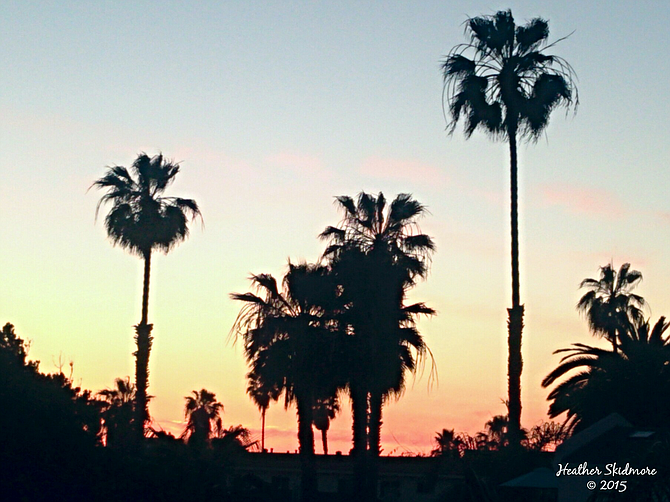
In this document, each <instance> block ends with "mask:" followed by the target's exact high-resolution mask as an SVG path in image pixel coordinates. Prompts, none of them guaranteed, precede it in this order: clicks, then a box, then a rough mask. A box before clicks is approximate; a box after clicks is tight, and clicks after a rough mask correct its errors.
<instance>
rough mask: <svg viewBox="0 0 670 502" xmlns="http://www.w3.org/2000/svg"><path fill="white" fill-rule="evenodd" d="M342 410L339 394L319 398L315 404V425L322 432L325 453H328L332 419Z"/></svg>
mask: <svg viewBox="0 0 670 502" xmlns="http://www.w3.org/2000/svg"><path fill="white" fill-rule="evenodd" d="M339 411H340V403H339V401H338V399H337V396H330V397H327V398H321V399H317V400H316V403H315V404H314V412H313V413H314V427H316V429H317V430H318V431H320V432H321V444H322V445H323V454H324V455H328V429H330V421H331V420H333V419H334V418H335V416H336V415H337V413H338V412H339Z"/></svg>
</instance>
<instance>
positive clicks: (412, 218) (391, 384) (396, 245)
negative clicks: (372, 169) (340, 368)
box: [321, 192, 435, 497]
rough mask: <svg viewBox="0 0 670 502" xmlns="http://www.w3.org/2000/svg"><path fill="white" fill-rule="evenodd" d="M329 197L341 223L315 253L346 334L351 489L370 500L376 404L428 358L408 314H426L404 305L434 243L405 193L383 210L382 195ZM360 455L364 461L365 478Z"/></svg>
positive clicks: (376, 447)
mask: <svg viewBox="0 0 670 502" xmlns="http://www.w3.org/2000/svg"><path fill="white" fill-rule="evenodd" d="M336 200H337V202H338V204H339V205H340V207H341V208H342V209H343V210H344V219H343V220H342V222H341V225H340V227H332V226H330V227H327V228H326V229H325V230H324V232H323V233H322V234H321V238H323V239H327V240H329V241H330V245H329V246H328V248H327V249H326V250H325V252H324V255H323V256H324V258H327V259H329V260H330V262H331V263H332V266H333V269H334V271H335V275H336V278H337V281H338V283H339V284H340V285H341V286H342V301H343V303H344V304H345V306H346V309H345V313H344V315H343V317H342V319H343V322H344V323H345V324H346V325H348V326H350V327H351V330H350V331H351V334H353V336H349V337H347V342H348V350H347V353H348V354H349V357H350V363H349V370H348V372H349V376H348V379H349V382H348V389H349V394H350V397H351V402H352V416H353V425H352V428H353V450H352V453H353V454H354V455H355V456H357V458H358V464H359V465H358V466H357V468H356V469H355V473H356V478H357V479H356V480H355V485H356V488H355V489H356V491H357V492H359V493H367V495H365V496H368V497H371V496H373V495H372V492H373V491H374V490H375V486H376V479H375V466H376V460H375V459H376V457H378V456H379V454H380V450H381V448H380V439H381V437H380V432H381V423H382V408H383V405H384V404H385V402H386V401H387V400H388V398H389V397H391V396H396V397H397V396H399V395H400V394H401V393H402V391H403V389H404V384H405V375H406V372H407V371H414V370H415V369H416V367H417V359H419V360H420V359H421V358H422V357H423V356H425V355H426V354H429V351H428V348H427V346H426V345H425V342H424V340H423V338H422V337H421V335H420V334H419V332H418V331H417V329H416V326H415V317H416V316H417V315H418V314H427V315H430V314H433V313H434V311H433V310H432V309H430V308H429V307H426V306H425V305H424V304H423V303H417V304H413V305H407V306H406V305H405V304H404V302H405V298H406V293H407V290H408V289H409V288H410V287H411V286H413V285H414V283H415V280H416V278H417V277H425V275H426V273H427V270H428V264H429V260H430V255H431V254H432V252H433V251H434V249H435V245H434V243H433V241H432V239H431V238H430V237H429V236H427V235H425V234H422V233H420V231H419V228H418V225H417V220H418V219H419V218H420V217H421V216H423V215H424V214H425V212H426V210H425V207H424V206H423V205H421V204H420V203H419V202H417V201H416V200H414V199H413V198H412V197H411V195H409V194H400V195H398V196H397V197H396V198H395V199H394V200H393V201H392V202H391V204H390V206H389V207H388V208H387V205H386V199H385V198H384V195H383V194H382V193H380V194H379V195H378V196H377V197H374V196H372V195H369V194H367V193H365V192H362V193H360V194H359V196H358V199H357V201H356V202H354V200H353V199H352V198H351V197H347V196H341V197H337V198H336ZM368 448H369V450H368ZM366 451H369V452H370V456H371V458H372V460H371V463H370V465H369V466H367V467H369V476H366V471H368V468H367V467H366V465H365V456H366V455H365V454H366ZM366 477H367V478H368V479H367V480H366V479H365V478H366Z"/></svg>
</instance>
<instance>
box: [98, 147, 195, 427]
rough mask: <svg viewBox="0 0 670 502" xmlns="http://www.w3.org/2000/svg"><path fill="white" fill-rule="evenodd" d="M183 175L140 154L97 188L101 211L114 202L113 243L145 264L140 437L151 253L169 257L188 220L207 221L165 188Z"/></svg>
mask: <svg viewBox="0 0 670 502" xmlns="http://www.w3.org/2000/svg"><path fill="white" fill-rule="evenodd" d="M178 173H179V164H178V163H175V162H172V161H169V160H167V159H165V158H164V157H163V155H162V154H158V155H156V156H154V157H149V156H148V155H146V154H145V153H142V154H140V155H138V157H137V159H135V161H134V162H133V164H132V166H131V167H130V169H127V168H125V167H123V166H113V167H110V168H108V169H107V172H106V173H105V175H104V176H103V177H102V178H100V179H99V180H97V181H96V182H95V183H93V185H92V187H96V188H98V189H102V190H106V192H107V193H105V195H103V196H102V197H101V198H100V201H99V202H98V207H97V208H96V211H95V213H96V217H97V215H98V211H99V209H100V206H101V205H103V204H106V203H110V204H111V206H112V207H111V209H110V211H109V213H108V214H107V216H106V218H105V228H106V230H107V235H108V236H109V238H110V239H111V241H112V243H113V244H114V245H117V244H118V245H119V246H121V247H122V248H124V249H126V250H127V251H129V252H130V253H131V254H134V255H137V256H139V257H141V258H142V259H143V260H144V285H143V290H142V319H141V320H140V323H139V324H137V325H136V326H135V332H136V335H135V342H136V343H137V351H136V352H135V353H134V356H135V387H136V389H137V391H136V403H135V414H136V417H135V425H136V432H137V434H138V437H139V438H141V437H143V435H144V424H145V423H146V421H147V420H148V417H149V413H148V409H147V404H148V402H147V387H148V386H149V383H148V380H149V353H150V351H151V344H152V340H153V337H152V336H151V330H152V328H153V325H152V324H149V321H148V318H149V278H150V274H151V253H152V252H153V251H154V250H158V251H162V252H164V253H166V254H167V253H168V252H169V251H170V250H171V249H172V248H173V247H174V246H176V245H177V244H178V243H180V242H182V241H183V240H185V239H186V237H187V236H188V232H189V229H188V223H189V220H191V221H192V220H194V219H195V218H196V217H200V218H202V215H201V214H200V209H199V208H198V204H197V203H196V202H195V201H194V200H192V199H182V198H180V197H165V196H163V193H164V192H165V189H166V188H167V187H168V186H169V185H170V184H171V183H172V182H173V181H174V179H175V177H176V176H177V174H178Z"/></svg>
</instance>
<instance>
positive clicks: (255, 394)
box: [247, 372, 281, 452]
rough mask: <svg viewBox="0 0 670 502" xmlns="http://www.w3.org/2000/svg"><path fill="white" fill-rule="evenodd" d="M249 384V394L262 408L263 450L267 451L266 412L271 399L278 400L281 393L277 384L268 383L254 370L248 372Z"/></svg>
mask: <svg viewBox="0 0 670 502" xmlns="http://www.w3.org/2000/svg"><path fill="white" fill-rule="evenodd" d="M247 379H248V381H249V386H248V387H247V394H249V397H251V400H252V401H253V402H254V404H255V405H256V406H258V409H259V410H261V451H262V452H264V451H265V414H266V412H267V411H268V408H269V407H270V401H276V400H277V399H279V396H280V394H281V392H280V390H279V388H278V387H277V386H276V385H266V384H264V382H263V379H262V378H261V377H260V376H259V375H256V374H255V373H253V372H250V373H248V374H247Z"/></svg>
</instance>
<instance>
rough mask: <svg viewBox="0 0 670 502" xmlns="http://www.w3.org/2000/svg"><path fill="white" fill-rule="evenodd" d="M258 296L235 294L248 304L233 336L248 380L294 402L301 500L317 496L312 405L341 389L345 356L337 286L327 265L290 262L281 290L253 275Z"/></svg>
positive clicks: (272, 280)
mask: <svg viewBox="0 0 670 502" xmlns="http://www.w3.org/2000/svg"><path fill="white" fill-rule="evenodd" d="M251 280H252V284H253V285H254V287H255V288H256V289H257V291H258V292H259V294H254V293H244V294H240V293H233V294H232V295H231V297H232V298H233V299H234V300H239V301H242V302H244V305H243V306H242V309H241V310H240V313H239V315H238V317H237V319H236V321H235V324H234V326H233V329H232V333H235V334H236V335H237V336H241V337H242V339H243V341H244V351H245V356H246V358H247V361H248V363H249V364H250V366H251V372H250V373H249V375H250V376H251V377H252V378H253V379H256V380H257V381H258V383H255V382H250V384H251V385H259V386H260V387H261V388H263V387H264V388H268V389H275V388H276V389H278V390H279V392H280V393H283V395H284V399H285V401H284V402H285V406H287V407H288V406H289V405H290V404H292V403H295V404H296V407H297V411H298V443H299V445H300V456H301V466H302V483H301V497H302V500H304V501H307V500H313V498H314V497H315V494H316V470H315V466H314V432H313V430H312V422H313V420H314V417H313V407H314V403H315V402H316V401H317V399H319V398H322V397H325V396H331V395H333V394H335V393H336V392H337V389H338V387H339V386H340V385H341V384H340V382H339V380H338V374H339V371H341V370H340V369H339V368H338V361H339V360H340V358H341V354H340V351H341V349H340V347H339V343H340V342H339V335H338V333H337V325H336V322H335V321H334V318H333V316H332V315H331V312H332V308H333V307H334V305H335V302H336V293H337V288H336V284H335V282H334V281H333V280H332V277H331V275H330V271H329V269H328V267H324V266H317V265H309V264H305V263H303V264H298V265H294V264H291V263H290V262H289V270H288V272H287V273H286V275H285V276H284V279H283V285H282V286H283V287H282V290H281V291H280V289H279V287H278V285H277V281H276V280H275V278H274V277H272V276H271V275H269V274H260V275H254V276H252V277H251Z"/></svg>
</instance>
